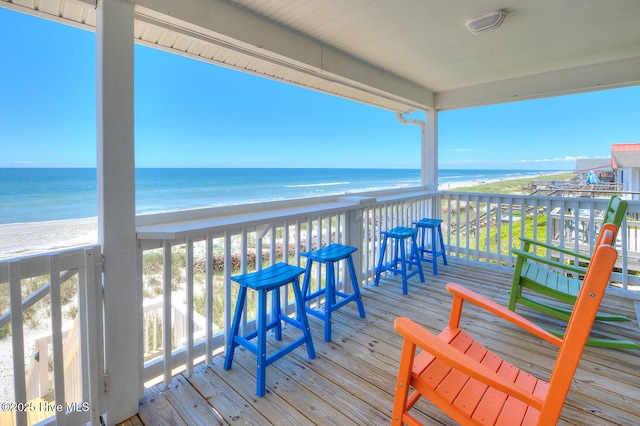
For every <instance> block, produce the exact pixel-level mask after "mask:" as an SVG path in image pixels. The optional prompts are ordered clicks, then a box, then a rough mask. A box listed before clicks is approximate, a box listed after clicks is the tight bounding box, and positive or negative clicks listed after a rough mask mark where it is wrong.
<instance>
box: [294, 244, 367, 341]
mask: <svg viewBox="0 0 640 426" xmlns="http://www.w3.org/2000/svg"><path fill="white" fill-rule="evenodd" d="M356 250H358V249H357V248H355V247H350V246H345V245H342V244H331V245H329V246H328V247H325V248H321V249H319V250H314V251H310V252H306V253H300V255H301V256H305V257H306V258H307V259H308V260H307V270H306V272H305V274H304V283H303V285H302V295H303V297H304V301H305V303H306V302H307V301H309V300H311V299H314V298H316V297H318V296H320V295H321V294H323V293H324V308H323V310H319V309H312V308H311V307H310V306H309V305H307V304H305V307H306V309H307V312H308V313H309V314H311V315H313V316H316V317H318V318H320V319H321V320H323V321H324V340H325V342H330V341H331V312H333V311H335V310H336V309H338V308H341V307H342V306H344V305H346V304H347V303H349V302H352V301H353V302H356V304H357V305H358V312H359V314H360V318H364V317H365V313H364V305H363V304H362V296H361V295H360V287H359V285H358V277H357V276H356V270H355V267H354V266H353V259H352V258H351V254H352V253H353V252H355V251H356ZM343 259H346V261H347V266H348V267H349V274H350V277H351V284H352V286H353V294H347V293H344V292H341V291H338V290H337V289H336V270H335V264H336V262H339V261H341V260H343ZM314 261H315V262H318V263H321V264H324V266H325V277H326V279H325V285H324V288H323V287H322V286H321V283H318V286H317V289H316V291H314V292H313V293H309V287H310V284H311V266H312V265H313V262H314ZM336 297H340V298H341V300H340V301H337V298H336Z"/></svg>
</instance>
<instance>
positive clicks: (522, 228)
mask: <svg viewBox="0 0 640 426" xmlns="http://www.w3.org/2000/svg"><path fill="white" fill-rule="evenodd" d="M607 201H608V200H607V199H592V198H589V199H587V198H557V197H543V196H525V195H496V194H478V193H460V192H426V191H421V190H419V189H416V188H413V189H411V188H403V189H399V190H393V191H383V192H377V193H367V194H359V195H353V196H344V197H326V198H316V199H306V200H287V201H281V202H270V203H259V204H254V205H241V206H229V207H223V208H213V209H198V210H190V211H182V212H173V213H162V214H151V215H141V216H138V218H137V221H138V223H137V236H138V241H139V260H138V269H139V274H138V276H139V283H138V284H139V286H140V289H141V292H140V293H141V294H143V298H144V300H143V301H141V305H143V307H144V308H143V312H144V313H143V318H141V319H140V323H139V329H138V330H139V335H140V336H141V337H142V339H140V347H139V350H140V353H141V354H144V356H143V357H141V359H140V362H141V364H143V375H142V379H143V381H144V382H145V383H155V382H157V381H163V382H164V383H165V385H167V386H168V385H169V384H170V383H171V380H172V375H173V374H174V373H175V372H176V371H177V370H180V369H182V370H184V371H186V372H187V374H190V373H191V372H192V371H193V368H194V365H195V364H196V363H198V362H200V361H205V362H206V363H209V362H211V359H212V357H213V356H215V355H217V354H219V353H221V352H222V351H223V350H224V347H225V341H226V339H227V335H226V333H227V332H228V330H229V328H230V324H231V315H232V312H233V305H234V303H235V297H236V294H237V285H236V284H233V283H232V281H231V279H230V278H231V276H232V275H236V274H243V273H247V272H250V271H253V270H259V269H262V268H264V267H266V266H268V265H271V264H273V263H275V262H279V261H286V262H289V263H293V264H296V265H301V266H305V260H304V257H302V256H301V255H300V253H302V252H304V251H307V250H312V249H315V248H318V247H321V246H323V245H325V244H329V243H331V242H340V243H343V244H348V245H352V246H355V247H357V248H358V252H357V255H356V256H355V257H354V263H355V266H356V270H357V271H358V272H359V274H361V276H360V277H361V280H362V284H363V285H366V284H367V283H370V282H371V281H373V279H374V276H375V268H376V265H377V262H378V259H379V256H380V241H381V238H380V237H381V232H382V231H384V230H386V229H389V228H392V227H395V226H412V222H413V221H416V220H419V219H421V218H423V217H438V216H440V217H441V218H442V219H443V232H444V238H445V245H446V248H447V253H448V256H449V257H457V258H460V259H464V260H466V261H469V262H485V263H492V264H495V265H496V266H499V267H511V266H512V264H513V262H514V258H513V257H512V255H511V247H518V246H519V240H518V237H519V236H520V235H525V234H527V235H531V236H532V237H534V238H537V239H542V240H546V241H550V242H555V243H557V244H561V245H564V246H565V247H568V248H573V249H575V250H580V251H589V250H590V249H591V248H592V247H593V243H594V240H595V237H596V235H597V230H598V228H599V226H600V222H601V219H599V216H600V214H601V211H602V210H603V209H604V208H605V207H606V204H607ZM639 217H640V202H635V201H632V202H630V206H629V209H628V214H627V218H626V220H625V222H624V223H623V226H622V229H621V231H620V233H619V239H618V244H619V250H620V256H619V259H620V260H619V264H618V266H617V268H616V271H615V273H614V274H613V276H612V280H613V281H615V282H617V283H619V285H620V286H621V287H623V289H626V288H628V287H629V286H631V285H638V284H640V279H639V276H640V273H638V270H640V255H639V251H640V250H639V249H640V248H639V246H638V236H639V235H638V231H639V228H640V223H639V222H638V218H639ZM387 255H389V253H387ZM338 269H339V271H338V275H339V276H338V280H337V281H338V285H339V286H342V287H348V286H349V285H350V283H349V282H347V280H343V279H342V277H343V276H345V274H343V271H344V265H341V267H340V268H338ZM100 271H101V256H100V250H99V247H87V248H80V249H73V250H67V251H63V252H58V253H46V254H43V255H38V256H33V257H27V258H22V259H14V260H7V261H1V262H0V289H3V288H5V289H7V293H8V295H9V296H8V300H10V307H9V308H8V309H5V308H2V309H0V314H2V316H0V329H2V327H3V326H8V324H10V327H11V337H10V338H11V344H12V347H13V371H14V372H15V371H18V372H22V371H25V369H26V368H27V367H28V363H29V361H30V360H29V358H30V357H32V355H33V354H36V353H37V354H38V358H39V360H40V363H42V362H43V361H42V360H43V359H45V358H47V359H49V358H48V357H49V356H51V358H50V359H51V360H52V365H53V370H52V373H50V372H49V371H48V369H46V370H45V369H36V368H34V367H30V368H28V371H30V370H33V371H36V370H38V371H39V374H38V379H37V383H36V381H34V382H33V383H34V385H33V386H34V389H37V392H38V393H39V395H40V396H41V397H42V396H43V395H44V394H45V393H46V391H48V390H49V388H51V389H53V392H54V394H55V399H54V401H53V403H54V404H57V405H56V406H64V407H67V408H72V406H70V405H66V404H67V403H68V402H79V403H88V407H89V412H83V411H81V410H78V409H76V410H75V411H74V410H71V411H67V412H64V410H63V412H62V413H60V412H55V413H54V412H52V413H50V417H49V420H48V421H50V422H53V421H56V420H57V421H59V422H60V423H64V420H67V419H68V423H73V424H75V423H79V422H80V423H82V422H94V423H95V422H97V421H98V420H99V415H100V413H103V410H104V409H105V407H104V405H105V404H104V399H102V397H103V396H104V376H102V375H101V373H99V372H102V371H104V359H103V354H104V351H103V349H104V348H103V347H102V346H101V345H102V321H101V318H102V294H101V291H100V290H101V286H100V284H101V273H100ZM75 275H77V276H78V296H77V298H78V305H77V306H78V324H79V333H73V332H71V333H70V334H69V336H70V337H69V338H68V339H67V340H66V341H65V337H64V328H63V323H62V319H61V318H62V310H63V302H62V301H61V295H60V288H61V285H62V283H64V282H65V281H67V280H69V279H70V278H71V277H72V276H75ZM427 275H428V273H427ZM38 276H49V277H51V279H48V282H47V283H46V284H44V285H41V286H40V287H39V288H38V289H36V290H35V291H33V292H32V294H30V295H27V297H25V298H23V297H22V295H21V293H20V291H19V289H20V287H21V285H23V284H24V282H25V280H27V279H29V278H31V277H38ZM322 279H323V278H322V276H321V274H320V270H318V269H317V268H315V269H314V270H312V286H314V285H317V284H316V283H318V282H320V280H322ZM619 291H622V290H619ZM48 295H50V300H46V297H47V296H48ZM283 297H284V298H285V299H286V300H285V302H286V304H285V305H286V306H289V302H290V298H291V295H289V294H286V293H285V294H284V296H283ZM0 300H2V299H1V298H0ZM251 302H252V301H251V300H249V301H248V307H247V310H246V312H245V315H244V316H245V319H244V324H243V326H244V327H245V329H246V330H247V331H249V330H251V329H252V328H254V327H255V313H254V309H255V308H254V306H255V301H254V304H253V305H252V303H251ZM38 303H39V304H45V305H47V306H48V309H50V312H51V325H50V327H51V330H52V333H51V336H46V338H45V339H44V340H42V339H41V340H39V342H40V346H39V348H38V349H37V350H35V351H33V352H29V351H25V344H26V343H28V341H27V339H25V337H24V336H25V335H26V333H25V330H26V329H27V326H26V325H25V324H24V322H25V320H24V319H23V317H24V312H27V311H28V309H30V307H33V306H35V305H36V304H38ZM0 307H1V306H0ZM16 307H17V308H16ZM3 311H6V312H4V313H3ZM12 312H23V315H17V316H16V315H14V318H12V315H11V313H12ZM12 319H13V321H11V320H12ZM72 335H77V336H78V340H77V342H76V343H75V345H76V347H77V348H79V353H80V355H81V356H80V359H81V361H80V362H79V363H78V364H77V366H76V367H73V368H72V370H74V371H75V372H76V373H77V374H76V377H78V378H80V377H81V378H82V380H81V381H80V380H79V379H78V382H81V386H80V388H81V391H82V393H81V394H80V395H81V396H82V398H81V399H79V400H78V401H76V399H77V398H75V397H73V398H72V397H71V396H70V393H68V392H67V388H70V387H73V386H74V385H72V384H71V383H72V379H71V378H70V377H71V376H70V373H69V372H66V373H65V365H64V364H66V363H67V361H69V360H70V359H71V355H67V352H65V351H66V349H63V347H64V346H65V345H67V346H69V347H72V346H74V345H73V344H69V342H70V341H71V340H72V338H71V336H72ZM49 342H50V343H49ZM164 342H168V343H167V344H165V343H164ZM69 351H72V350H71V349H69ZM61 354H63V355H61ZM45 355H46V356H45ZM63 358H64V362H63ZM47 364H48V361H47ZM40 365H42V364H40ZM45 373H46V374H45ZM34 380H35V379H34ZM45 382H46V384H47V386H45V385H44V384H45ZM12 386H13V388H14V389H15V397H14V400H13V402H14V403H16V404H25V403H27V402H29V397H28V394H27V381H26V380H25V375H23V374H17V375H15V377H13V380H12ZM75 387H78V386H75ZM45 388H47V389H46V390H45ZM81 407H83V408H84V407H85V406H81ZM54 414H55V416H54ZM25 419H26V414H25V413H17V420H18V422H17V423H18V424H24V421H25ZM0 420H1V419H0Z"/></svg>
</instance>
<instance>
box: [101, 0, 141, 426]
mask: <svg viewBox="0 0 640 426" xmlns="http://www.w3.org/2000/svg"><path fill="white" fill-rule="evenodd" d="M133 22H134V4H133V3H131V2H128V1H126V0H100V1H98V3H97V25H96V77H97V82H96V83H97V84H96V98H97V129H96V130H97V144H98V147H97V148H98V149H97V151H98V235H99V240H100V244H101V245H102V250H103V254H104V277H103V279H104V330H105V374H106V378H105V379H106V383H105V387H106V390H107V395H106V396H107V403H106V412H107V423H108V424H109V425H113V424H116V423H119V422H122V421H124V420H126V419H127V418H129V417H131V416H133V415H135V414H136V413H137V412H138V399H139V384H140V381H141V379H142V373H141V371H140V362H139V356H140V354H139V344H138V343H139V339H140V336H139V330H140V327H139V326H138V321H141V318H142V317H141V312H142V302H141V301H140V300H139V295H138V289H137V286H136V284H137V271H136V267H137V266H136V265H137V262H136V256H137V247H136V229H135V169H134V168H135V164H134V163H135V162H134V128H133V125H134V124H133V123H134V120H133V112H134V109H133V69H134V61H133V46H134V43H133V40H134V39H133V36H134V33H133Z"/></svg>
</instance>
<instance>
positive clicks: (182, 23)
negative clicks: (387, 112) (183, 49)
mask: <svg viewBox="0 0 640 426" xmlns="http://www.w3.org/2000/svg"><path fill="white" fill-rule="evenodd" d="M130 1H131V2H132V3H135V4H136V5H137V7H136V14H137V15H138V16H141V17H148V18H153V19H155V20H159V21H163V22H165V23H169V24H171V25H173V26H176V27H178V28H179V29H181V30H182V31H184V30H188V31H191V32H202V31H205V32H206V34H203V35H205V36H207V37H213V38H215V40H217V41H218V42H223V43H229V44H232V45H237V46H239V47H241V48H242V49H243V50H245V51H249V52H253V53H255V54H256V55H257V56H258V57H260V58H263V59H264V58H265V57H267V58H273V60H275V61H277V62H278V63H288V64H291V65H293V66H295V67H297V68H299V69H300V68H304V69H306V70H308V71H309V72H312V73H313V74H315V75H324V76H326V77H327V78H328V79H330V80H332V81H338V82H340V81H341V82H343V83H344V84H345V85H347V86H349V87H352V88H358V89H360V90H363V91H365V92H368V93H372V94H378V95H381V96H390V97H391V98H394V99H405V100H406V101H407V103H408V104H409V105H414V106H419V107H422V108H425V109H426V108H432V107H433V105H434V96H433V93H432V92H431V91H429V90H428V89H426V88H424V87H422V86H420V85H417V84H415V83H412V82H410V81H408V80H406V79H403V78H401V77H398V76H396V75H393V74H390V73H388V72H386V71H384V70H382V69H380V68H376V67H373V66H371V65H369V64H366V63H364V62H362V61H359V60H357V59H356V58H354V57H352V56H349V55H347V54H344V53H342V52H339V51H336V50H334V49H331V48H330V47H328V46H325V45H322V44H321V43H319V42H317V41H314V40H312V39H310V38H307V37H304V36H303V35H301V34H299V33H296V32H294V31H291V30H288V29H286V28H284V27H281V26H279V25H277V24H274V23H273V22H270V21H267V20H266V19H263V18H261V17H259V16H257V15H254V14H252V13H249V12H247V11H244V10H242V9H240V8H238V7H235V6H233V5H230V4H228V3H226V2H223V1H219V0H181V1H179V2H177V1H174V0H130Z"/></svg>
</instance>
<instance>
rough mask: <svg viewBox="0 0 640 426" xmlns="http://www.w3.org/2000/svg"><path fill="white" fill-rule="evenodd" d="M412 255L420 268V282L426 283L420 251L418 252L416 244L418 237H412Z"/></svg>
mask: <svg viewBox="0 0 640 426" xmlns="http://www.w3.org/2000/svg"><path fill="white" fill-rule="evenodd" d="M411 255H412V256H415V259H416V266H417V267H418V274H419V275H420V282H421V283H423V282H424V272H423V271H422V262H421V261H420V251H419V250H418V244H417V243H416V235H415V234H414V235H413V236H412V237H411Z"/></svg>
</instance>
